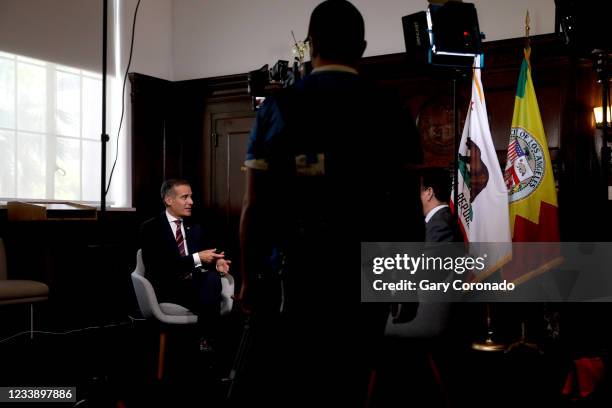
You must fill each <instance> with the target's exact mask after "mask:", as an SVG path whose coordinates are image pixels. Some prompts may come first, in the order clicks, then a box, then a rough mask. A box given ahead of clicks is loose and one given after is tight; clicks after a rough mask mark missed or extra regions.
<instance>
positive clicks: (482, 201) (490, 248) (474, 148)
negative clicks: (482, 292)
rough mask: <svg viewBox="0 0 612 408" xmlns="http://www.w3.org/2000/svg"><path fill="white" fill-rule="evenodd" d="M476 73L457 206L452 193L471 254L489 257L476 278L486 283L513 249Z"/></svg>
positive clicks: (462, 148)
mask: <svg viewBox="0 0 612 408" xmlns="http://www.w3.org/2000/svg"><path fill="white" fill-rule="evenodd" d="M474 66H476V67H479V66H480V56H478V57H476V58H475V59H474ZM472 72H473V75H472V78H473V79H472V98H471V101H470V108H469V111H468V114H467V119H466V121H465V126H464V128H463V134H462V136H461V144H460V145H459V157H458V162H459V174H458V175H457V177H458V187H457V191H458V194H457V205H456V206H455V203H454V202H452V200H454V194H452V195H451V197H452V200H451V207H452V208H453V210H454V209H455V208H457V210H458V215H459V216H458V219H459V226H460V228H461V231H462V233H463V236H464V239H465V241H466V242H469V243H470V252H471V253H472V254H475V255H484V254H486V258H487V262H486V268H485V269H484V270H483V271H481V272H479V273H478V275H476V276H475V278H476V279H478V280H482V279H485V278H486V277H487V276H489V275H490V274H491V273H493V272H495V271H496V270H498V269H499V268H500V267H501V266H502V265H504V264H505V263H506V262H508V261H509V260H510V259H511V258H512V248H511V244H510V242H511V241H510V225H509V222H508V220H509V218H508V192H507V189H506V184H505V183H504V177H503V175H502V171H501V166H500V165H499V161H498V160H497V154H496V153H495V146H494V144H493V140H492V138H491V130H490V128H489V120H488V116H487V106H486V103H485V98H484V91H483V88H482V82H481V80H480V69H473V70H472ZM491 243H496V244H491ZM499 243H507V245H503V244H499Z"/></svg>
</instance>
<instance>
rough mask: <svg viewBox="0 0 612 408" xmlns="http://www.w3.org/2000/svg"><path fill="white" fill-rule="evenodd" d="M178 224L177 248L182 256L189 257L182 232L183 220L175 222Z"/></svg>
mask: <svg viewBox="0 0 612 408" xmlns="http://www.w3.org/2000/svg"><path fill="white" fill-rule="evenodd" d="M174 222H175V223H176V246H177V247H178V249H179V252H180V253H181V256H185V255H187V254H186V253H185V239H184V238H183V231H181V220H174Z"/></svg>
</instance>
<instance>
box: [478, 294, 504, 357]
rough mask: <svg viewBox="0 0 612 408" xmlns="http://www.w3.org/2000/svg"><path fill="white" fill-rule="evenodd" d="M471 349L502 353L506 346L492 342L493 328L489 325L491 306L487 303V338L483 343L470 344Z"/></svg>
mask: <svg viewBox="0 0 612 408" xmlns="http://www.w3.org/2000/svg"><path fill="white" fill-rule="evenodd" d="M472 349H474V350H478V351H504V350H505V349H506V345H505V344H503V343H498V342H496V341H494V340H493V327H492V325H491V304H490V303H487V338H486V339H485V340H484V341H477V342H474V343H472Z"/></svg>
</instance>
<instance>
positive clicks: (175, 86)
mask: <svg viewBox="0 0 612 408" xmlns="http://www.w3.org/2000/svg"><path fill="white" fill-rule="evenodd" d="M523 47H524V39H522V38H518V39H509V40H502V41H493V42H487V43H485V44H484V48H485V67H484V69H483V71H482V79H483V85H484V90H485V96H486V101H487V107H488V113H489V121H490V126H491V133H492V136H493V139H494V143H495V147H496V149H497V151H498V157H499V159H500V162H501V164H502V166H503V165H504V163H505V160H506V148H507V143H508V137H509V131H510V123H511V120H512V111H513V108H514V95H515V91H516V86H517V81H518V74H519V69H520V65H521V62H522V58H523ZM531 49H532V52H531V65H532V75H533V81H534V84H535V89H536V94H537V96H538V101H539V108H540V111H541V115H542V120H543V124H544V129H545V131H546V135H547V138H548V143H549V148H550V151H551V156H552V158H553V166H554V171H555V176H556V180H557V184H558V189H559V202H560V213H561V217H562V218H561V220H562V221H561V230H562V236H563V238H564V239H565V240H597V239H600V240H603V238H607V237H609V236H610V234H609V233H608V232H607V231H609V228H602V231H601V234H599V233H594V232H593V231H589V232H588V234H585V233H584V232H583V231H584V229H581V228H580V222H581V221H580V216H577V215H579V214H580V212H581V211H582V212H584V211H587V212H588V209H595V210H596V211H598V212H601V213H605V212H606V211H607V210H609V209H610V208H609V205H608V202H607V201H606V200H603V199H601V195H599V196H597V197H598V198H597V199H595V198H591V197H586V196H585V190H586V191H589V192H590V193H592V197H595V192H596V191H597V192H600V191H603V189H604V187H603V183H602V182H601V178H600V175H599V165H598V159H597V154H596V147H595V141H596V129H595V126H594V121H593V116H592V108H593V106H594V105H598V104H600V103H599V100H600V98H601V97H600V96H599V92H600V91H599V86H598V84H597V82H596V78H595V73H594V72H593V69H592V62H591V61H589V60H582V59H578V58H576V57H572V56H571V55H569V54H568V52H567V51H566V50H565V49H564V48H563V46H562V45H561V44H560V43H559V41H558V40H557V38H556V37H555V35H553V34H549V35H542V36H536V37H532V39H531ZM414 61H415V59H414V58H413V57H411V56H408V55H407V54H405V53H400V54H392V55H383V56H376V57H369V58H364V59H363V60H362V61H361V64H360V71H361V72H362V74H363V75H365V76H367V77H369V78H371V79H373V80H375V81H377V82H379V83H380V84H381V86H385V87H390V88H393V89H394V90H395V91H396V92H397V93H398V94H399V95H400V97H401V99H402V100H403V103H404V105H405V107H406V109H407V111H409V112H411V114H412V115H413V117H414V118H415V119H416V120H418V124H419V128H420V130H421V138H422V146H423V148H424V151H425V161H426V163H428V164H436V165H450V163H451V160H452V157H453V151H452V149H453V139H452V138H453V130H452V103H453V97H452V96H453V80H452V79H451V76H450V75H449V74H448V73H447V72H443V71H440V70H436V71H433V70H431V69H427V68H425V67H422V66H417V65H415V63H414ZM271 62H273V61H271ZM130 78H131V80H132V85H133V89H134V91H133V109H134V119H133V126H132V130H133V138H134V144H133V146H134V148H133V151H134V155H133V165H134V168H133V175H134V179H133V188H134V189H133V194H134V204H135V206H136V207H137V209H138V211H139V214H142V218H145V217H144V215H145V214H146V215H154V213H155V212H157V211H158V210H159V208H161V207H158V208H154V205H151V202H155V200H157V197H158V195H157V188H158V187H159V184H160V183H161V181H162V180H163V178H166V177H169V176H181V177H185V178H188V179H189V180H192V182H193V184H194V186H195V188H194V190H195V191H194V192H195V193H196V197H197V198H198V200H199V201H200V203H203V206H204V208H205V209H206V210H210V213H209V214H208V215H211V216H213V218H216V217H217V216H219V214H221V213H223V211H225V209H224V207H223V206H224V205H230V203H220V202H219V199H220V198H219V197H222V196H223V194H219V191H218V190H219V186H220V185H226V186H228V188H229V186H231V187H232V188H233V192H232V195H236V189H240V188H241V185H242V183H243V180H242V178H241V177H242V176H241V173H240V171H236V172H233V171H229V172H225V173H223V175H222V177H225V178H226V179H224V180H216V179H215V177H217V176H220V175H221V173H220V172H219V171H215V166H216V165H219V162H218V157H217V156H216V154H215V151H214V150H215V148H216V147H215V146H217V145H216V143H217V142H218V140H219V139H218V138H219V133H218V132H216V130H215V126H216V125H215V123H216V122H215V121H216V120H217V119H218V118H219V117H220V116H219V115H226V116H227V115H229V116H228V117H241V118H248V117H251V116H249V115H252V111H251V109H250V98H249V95H248V76H247V75H246V74H240V75H232V76H226V77H218V78H208V79H201V80H191V81H181V82H176V83H168V82H166V81H161V80H155V79H152V78H150V77H145V76H142V75H139V74H132V75H131V77H130ZM470 87H471V81H470V78H469V77H464V78H461V77H458V79H456V89H457V102H458V107H459V111H460V118H461V120H462V121H463V118H464V117H465V112H466V109H467V107H468V102H469V95H470V89H471V88H470ZM364 103H368V101H364ZM242 127H244V123H242ZM215 138H216V139H215ZM234 140H235V139H234ZM374 142H375V141H373V143H374ZM228 154H229V153H228ZM215 157H217V159H215ZM215 160H217V161H215ZM227 160H229V159H227ZM240 161H241V160H236V157H235V154H234V156H233V157H232V164H231V166H239V165H240ZM226 165H227V163H226ZM228 174H232V175H233V176H228ZM227 177H236V179H231V178H227ZM198 194H201V195H198ZM234 201H235V200H234ZM234 204H235V203H233V204H231V207H232V208H231V209H230V211H236V209H235V208H233V207H235V205H234ZM201 215H204V214H201ZM231 218H232V217H231V216H230V217H225V219H226V220H227V223H224V222H221V223H220V224H219V225H217V226H218V227H220V228H221V229H224V228H225V227H230V225H228V223H229V224H232V223H233V222H232V221H230V219H231ZM231 228H234V226H233V225H232V226H231ZM224 233H225V234H227V230H225V231H224ZM232 234H233V232H231V233H230V234H229V236H230V239H231V236H232Z"/></svg>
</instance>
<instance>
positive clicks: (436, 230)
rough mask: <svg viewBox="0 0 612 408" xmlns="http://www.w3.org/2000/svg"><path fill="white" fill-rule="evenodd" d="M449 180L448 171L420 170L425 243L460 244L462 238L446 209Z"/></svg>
mask: <svg viewBox="0 0 612 408" xmlns="http://www.w3.org/2000/svg"><path fill="white" fill-rule="evenodd" d="M450 193H451V178H450V174H449V172H448V170H446V169H443V168H441V167H428V168H425V169H423V170H421V204H423V215H424V216H425V242H462V241H463V238H462V237H461V234H460V232H459V228H458V227H457V223H456V221H455V219H454V218H453V215H452V214H451V212H450V208H449V207H448V202H449V200H450Z"/></svg>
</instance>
